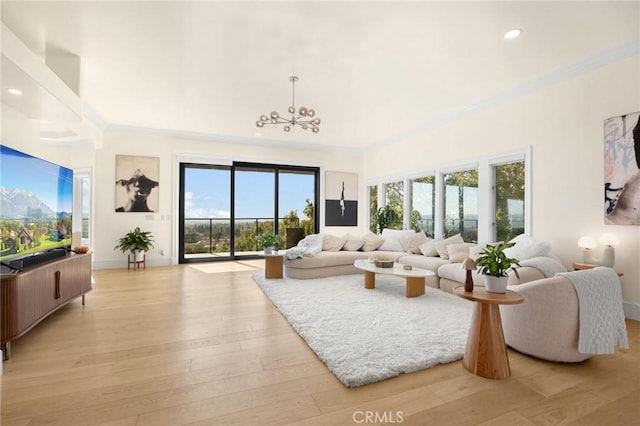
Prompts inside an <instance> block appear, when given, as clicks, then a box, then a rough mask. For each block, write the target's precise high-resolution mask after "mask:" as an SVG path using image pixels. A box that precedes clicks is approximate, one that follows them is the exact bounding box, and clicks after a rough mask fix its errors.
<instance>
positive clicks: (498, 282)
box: [476, 243, 520, 293]
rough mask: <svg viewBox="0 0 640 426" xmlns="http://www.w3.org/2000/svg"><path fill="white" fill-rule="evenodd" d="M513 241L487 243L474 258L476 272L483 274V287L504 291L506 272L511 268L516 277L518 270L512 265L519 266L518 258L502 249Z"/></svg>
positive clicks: (493, 291)
mask: <svg viewBox="0 0 640 426" xmlns="http://www.w3.org/2000/svg"><path fill="white" fill-rule="evenodd" d="M514 245H515V243H496V244H487V246H486V247H485V248H484V249H483V250H482V251H481V252H480V255H479V256H478V257H477V258H476V266H477V267H478V272H479V273H480V274H482V275H484V277H483V278H484V285H485V289H486V290H487V291H489V292H491V293H505V292H506V291H507V281H508V276H507V272H508V271H509V269H513V272H514V273H515V274H516V277H518V278H520V276H519V275H518V270H517V269H516V268H515V267H514V266H520V263H518V262H519V261H518V259H515V258H513V257H508V256H507V255H506V254H505V253H504V250H506V249H508V248H509V247H513V246H514Z"/></svg>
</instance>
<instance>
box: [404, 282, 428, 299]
mask: <svg viewBox="0 0 640 426" xmlns="http://www.w3.org/2000/svg"><path fill="white" fill-rule="evenodd" d="M424 288H425V279H424V278H422V277H407V297H417V296H421V295H423V294H424Z"/></svg>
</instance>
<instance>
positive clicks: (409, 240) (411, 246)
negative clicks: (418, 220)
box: [400, 231, 430, 254]
mask: <svg viewBox="0 0 640 426" xmlns="http://www.w3.org/2000/svg"><path fill="white" fill-rule="evenodd" d="M429 240H430V238H428V237H427V235H426V234H425V233H424V231H420V232H416V233H415V235H410V236H408V237H404V238H402V239H401V240H400V242H401V243H402V248H403V249H404V251H406V252H407V253H411V254H421V252H420V246H421V245H422V244H424V243H427V242H429Z"/></svg>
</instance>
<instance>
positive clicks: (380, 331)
mask: <svg viewBox="0 0 640 426" xmlns="http://www.w3.org/2000/svg"><path fill="white" fill-rule="evenodd" d="M253 279H254V280H255V281H256V283H257V284H258V286H260V288H261V289H262V291H263V292H264V293H265V294H266V295H267V297H269V299H271V301H272V302H273V304H274V305H275V306H276V307H277V308H278V310H280V312H281V313H282V315H284V317H285V318H286V319H287V320H288V321H289V323H291V325H292V326H293V328H294V329H295V330H296V331H297V332H298V334H300V336H302V338H304V340H305V341H306V342H307V344H308V345H309V346H310V347H311V349H313V351H314V352H315V353H316V354H317V355H318V357H319V358H320V359H321V360H322V362H324V363H325V364H326V365H327V367H329V370H331V372H332V373H333V374H334V375H335V376H336V377H337V378H338V379H339V380H340V381H341V382H342V383H344V384H345V385H346V386H348V387H356V386H362V385H366V384H368V383H374V382H378V381H380V380H384V379H388V378H390V377H395V376H397V375H399V374H401V373H411V372H414V371H419V370H424V369H426V368H429V367H433V366H435V365H437V364H444V363H448V362H452V361H456V360H459V359H462V356H463V354H464V350H465V345H466V342H467V334H468V332H469V326H470V324H471V314H472V311H473V302H470V301H467V300H464V299H461V298H459V297H457V296H454V295H453V294H449V293H445V292H443V291H441V290H437V289H433V288H430V287H427V289H426V292H425V294H424V295H422V296H419V297H413V298H407V297H406V295H405V294H406V293H405V292H406V287H405V280H404V279H403V278H399V277H394V276H390V275H376V288H375V289H374V290H367V289H365V288H364V275H360V274H358V275H344V276H337V277H329V278H320V279H313V280H296V279H292V278H284V279H269V280H267V279H265V278H264V272H256V273H254V274H253Z"/></svg>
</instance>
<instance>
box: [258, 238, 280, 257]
mask: <svg viewBox="0 0 640 426" xmlns="http://www.w3.org/2000/svg"><path fill="white" fill-rule="evenodd" d="M257 240H258V247H260V248H263V249H264V254H271V253H272V252H273V249H274V247H275V246H276V245H277V244H278V243H279V242H280V237H278V236H277V235H276V234H260V235H258V238H257Z"/></svg>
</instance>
